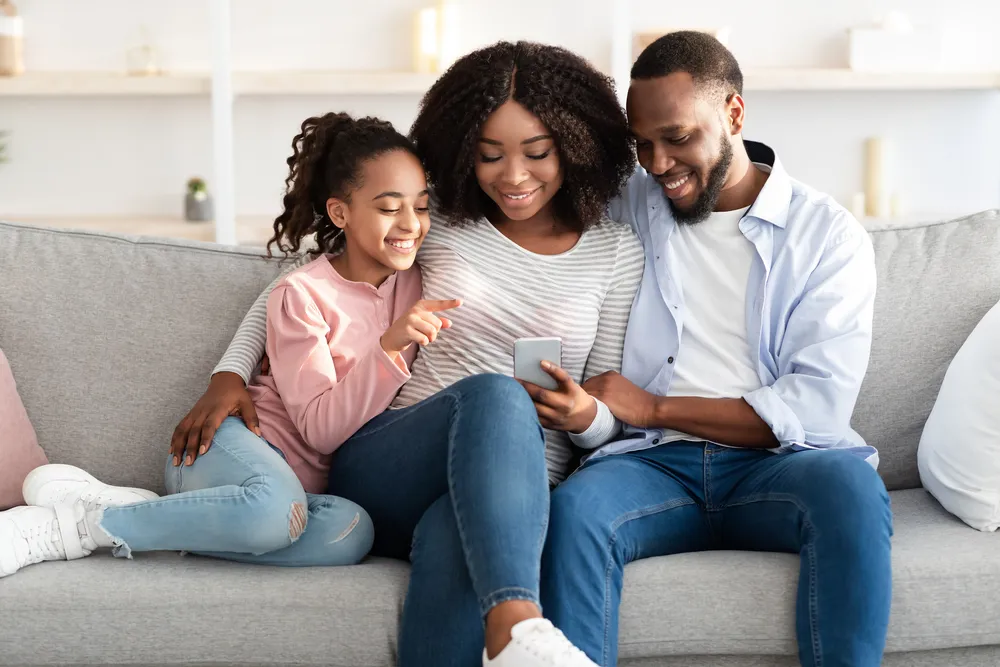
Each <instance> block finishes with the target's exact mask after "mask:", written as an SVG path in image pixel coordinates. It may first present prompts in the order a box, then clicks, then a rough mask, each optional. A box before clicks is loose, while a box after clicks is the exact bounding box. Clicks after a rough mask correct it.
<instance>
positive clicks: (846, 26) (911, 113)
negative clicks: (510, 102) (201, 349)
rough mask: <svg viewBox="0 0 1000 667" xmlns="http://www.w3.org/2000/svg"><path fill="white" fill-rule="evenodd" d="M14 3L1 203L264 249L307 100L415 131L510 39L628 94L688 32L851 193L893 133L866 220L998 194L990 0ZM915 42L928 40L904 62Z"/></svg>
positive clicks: (953, 210) (759, 124)
mask: <svg viewBox="0 0 1000 667" xmlns="http://www.w3.org/2000/svg"><path fill="white" fill-rule="evenodd" d="M0 2H3V0H0ZM3 4H4V5H9V2H3ZM900 7H902V10H903V12H905V13H901V12H900V11H898V9H899V8H900ZM17 10H18V12H19V14H20V17H19V18H20V19H23V22H24V24H25V26H26V31H25V32H24V38H23V47H22V48H23V54H24V55H23V62H24V67H25V73H24V74H23V75H22V76H19V77H12V78H0V129H2V130H5V131H8V132H11V133H12V135H11V136H12V137H15V138H16V140H17V155H16V159H12V161H11V162H10V163H9V164H7V165H6V166H5V167H4V168H3V170H2V171H0V218H2V219H8V220H14V221H25V222H34V223H39V224H51V225H58V226H81V227H89V228H98V229H109V230H115V231H123V230H125V231H130V232H132V233H136V234H161V235H168V236H173V235H189V236H191V237H197V238H206V237H207V238H218V239H219V240H221V241H225V242H239V243H252V244H260V243H261V242H263V241H265V240H266V239H267V238H268V236H269V235H270V231H271V222H272V221H273V218H274V216H275V215H276V214H277V213H278V212H279V210H280V202H281V194H282V188H283V179H284V177H285V172H286V165H285V158H286V157H287V156H288V154H289V153H290V150H291V138H292V136H293V135H294V134H295V133H296V131H297V129H298V126H299V125H300V124H301V122H302V120H303V119H304V118H306V117H307V116H311V115H316V114H319V113H323V112H325V111H330V110H344V111H348V112H351V113H354V114H373V115H378V116H381V117H384V118H386V119H388V120H391V121H392V122H393V123H394V124H395V125H396V126H397V127H398V128H399V129H401V130H403V131H405V130H407V129H408V128H409V126H410V124H411V122H412V120H413V118H414V117H415V115H416V110H417V105H418V104H419V102H420V98H421V95H422V94H423V92H424V91H426V90H427V88H428V87H429V86H430V85H431V84H432V83H433V81H434V79H435V78H436V76H437V73H439V72H441V71H442V70H443V69H444V68H446V67H447V66H448V64H450V63H451V62H453V61H454V59H455V57H457V56H459V55H461V54H463V53H465V52H467V51H469V50H471V49H474V48H476V47H478V46H481V45H484V44H488V43H491V42H494V41H497V40H500V39H508V40H517V39H530V40H535V41H541V42H547V43H552V44H558V45H561V46H564V47H566V48H569V49H572V50H573V51H576V52H577V53H580V54H581V55H583V56H584V57H586V58H588V59H590V60H591V61H592V62H593V63H594V64H595V65H596V66H598V67H599V68H601V69H603V70H604V71H606V72H607V73H608V74H609V75H610V76H613V77H614V78H615V80H616V82H617V83H618V86H619V88H620V91H619V92H620V93H621V94H622V95H623V94H624V92H625V90H626V89H627V85H628V68H629V66H630V65H631V61H632V57H633V53H634V48H635V47H636V45H637V44H642V43H646V42H647V41H648V40H650V39H655V36H657V35H658V34H662V32H664V31H667V30H674V29H699V30H706V31H711V32H713V34H717V35H718V36H719V37H720V38H722V39H724V40H725V41H726V42H727V44H728V46H729V48H730V49H731V50H732V51H733V53H734V54H735V55H736V57H737V59H738V60H739V61H740V64H741V66H742V67H743V70H744V74H745V79H746V87H745V95H744V97H745V98H746V101H747V114H748V120H747V130H746V136H747V138H749V139H756V140H760V141H764V142H765V143H768V144H770V145H771V146H773V147H774V148H775V149H776V150H777V151H778V153H779V155H780V156H781V159H782V161H783V162H784V163H785V165H786V167H787V168H788V170H789V172H790V173H791V174H792V175H793V176H794V177H796V178H798V179H800V180H802V181H804V182H806V183H809V184H810V185H813V186H815V187H816V188H819V189H821V190H824V191H826V192H829V193H830V194H832V195H833V196H835V197H836V198H837V199H838V200H839V201H840V202H841V203H843V204H844V205H845V206H847V207H848V208H851V209H852V210H854V209H855V208H856V205H857V204H858V203H859V195H860V196H862V197H863V196H864V193H865V192H866V186H867V185H869V183H868V174H870V173H873V172H872V167H871V156H872V155H873V153H872V151H870V150H869V149H868V148H866V146H869V147H870V144H867V143H866V142H868V140H869V139H872V138H878V139H879V140H880V141H881V142H882V143H881V148H880V150H879V152H878V155H879V156H880V157H879V159H880V162H879V165H878V175H879V179H880V181H879V183H880V187H879V189H878V197H879V202H876V203H872V206H876V207H877V208H871V207H869V206H867V202H862V204H864V205H862V206H861V209H862V210H863V209H865V208H868V209H869V210H870V211H878V216H876V217H877V218H878V219H877V220H868V222H871V223H874V222H878V223H880V224H881V223H882V222H885V219H889V220H901V221H910V220H913V221H917V220H933V219H943V218H946V217H954V216H957V215H960V214H965V213H971V212H974V211H979V210H983V209H987V208H996V207H1000V160H997V159H996V155H997V154H998V153H1000V123H997V122H996V119H997V118H1000V40H996V39H995V35H994V31H995V26H997V25H1000V3H998V2H995V0H952V2H949V3H948V7H947V12H946V20H945V19H942V7H941V5H940V3H938V2H935V1H932V0H909V1H907V2H905V3H902V2H900V3H898V6H893V5H890V4H887V3H886V2H885V1H884V0H843V1H842V2H839V3H834V4H829V3H826V4H822V3H814V2H809V3H804V2H798V1H796V0H766V1H765V0H742V1H737V0H719V1H718V2H713V3H688V4H683V3H682V4H677V3H664V2H662V0H613V1H612V0H505V1H504V2H494V1H493V0H439V1H436V0H379V1H378V2H361V3H358V2H347V0H287V1H286V2H282V3H275V2H271V1H270V0H238V1H233V2H230V0H173V1H172V2H169V3H164V2H156V1H154V0H101V2H99V3H80V2H78V1H76V0H18V8H17ZM0 14H3V11H2V10H0ZM220 17H221V18H220ZM0 34H2V32H0ZM137 35H138V37H137ZM864 40H868V41H869V42H870V43H871V44H874V46H872V45H871V44H869V45H868V46H866V45H865V41H864ZM920 40H924V42H925V44H926V45H928V46H929V48H928V49H927V50H926V52H924V53H921V54H919V57H918V56H917V55H912V56H909V57H907V58H906V59H905V60H904V61H903V62H902V63H900V62H899V59H898V56H899V55H900V54H902V53H903V52H904V51H906V50H907V49H910V48H911V47H910V46H906V45H907V44H911V45H912V44H913V43H916V42H917V41H920ZM928 40H929V41H928ZM904 46H905V49H904ZM959 47H961V48H959ZM888 51H892V52H893V54H892V55H894V57H897V59H896V60H895V61H892V60H890V59H888V57H887V55H886V54H887V52H888ZM880 54H881V55H880ZM129 73H132V74H136V73H142V74H156V76H129ZM10 157H11V158H14V156H10ZM194 173H197V174H204V175H205V176H206V179H207V180H208V181H209V182H210V183H212V197H213V208H214V212H213V217H214V218H215V220H214V223H207V224H206V225H191V224H185V222H184V216H183V215H181V214H180V212H179V211H178V200H179V199H181V198H183V197H185V196H186V191H185V189H184V183H185V182H186V181H187V179H188V177H189V176H190V174H194ZM867 189H868V190H869V191H870V190H871V188H867ZM893 211H896V213H897V217H896V218H893ZM213 224H214V226H213Z"/></svg>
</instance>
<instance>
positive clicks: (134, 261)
mask: <svg viewBox="0 0 1000 667" xmlns="http://www.w3.org/2000/svg"><path fill="white" fill-rule="evenodd" d="M872 237H873V240H874V243H875V253H876V259H877V262H878V276H879V288H878V298H877V303H876V308H875V337H874V341H873V345H872V360H871V365H870V367H869V372H868V377H867V378H866V380H865V384H864V386H863V388H862V393H861V398H860V399H859V401H858V407H857V410H856V411H855V415H854V426H855V428H856V429H857V430H858V431H859V432H860V433H861V434H862V435H863V436H864V437H865V438H866V439H867V440H868V441H869V443H871V444H872V445H874V446H875V447H877V448H878V449H879V451H880V458H881V466H880V471H881V473H882V476H883V477H884V478H885V480H886V483H887V484H888V485H889V486H890V488H907V487H913V486H918V485H919V478H918V475H917V465H916V450H917V443H918V442H919V439H920V432H921V429H922V427H923V423H924V421H925V419H926V418H927V415H928V413H929V412H930V408H931V406H932V405H933V402H934V398H935V396H936V395H937V390H938V387H939V386H940V384H941V381H942V379H943V377H944V372H945V370H946V368H947V366H948V363H949V362H950V360H951V358H952V357H953V356H954V354H955V352H956V351H957V350H958V348H959V347H960V346H961V344H962V342H963V341H964V340H965V338H966V336H967V335H968V334H969V332H971V331H972V329H973V327H974V326H975V325H976V323H977V322H978V321H979V319H980V318H981V317H982V316H983V315H984V314H985V313H986V311H987V310H988V309H989V308H990V307H991V306H992V305H993V304H994V303H996V302H997V301H998V300H1000V215H998V212H997V211H992V212H987V213H982V214H979V215H976V216H971V217H969V218H964V219H961V220H955V221H951V222H945V223H939V224H933V225H925V226H919V227H912V228H905V229H898V228H897V229H884V230H873V232H872ZM279 270H280V269H279V267H278V265H277V263H275V262H268V261H264V260H262V259H261V258H260V253H259V252H258V251H250V250H239V249H231V248H222V247H219V246H214V245H211V244H204V243H187V242H182V241H161V240H155V241H154V240H143V239H140V238H136V237H123V236H116V235H107V234H94V233H86V232H74V231H54V230H49V229H41V228H36V227H28V226H19V225H12V224H7V223H0V348H2V349H3V350H4V351H5V352H6V354H7V356H8V358H9V359H10V363H11V366H12V368H13V370H14V375H15V378H16V379H17V383H18V389H19V390H20V392H21V397H22V399H23V400H24V403H25V407H26V408H27V410H28V414H29V415H30V417H31V420H32V423H33V424H34V426H35V429H36V431H37V433H38V438H39V442H40V444H41V445H42V446H43V447H44V448H45V450H46V452H47V453H48V455H49V458H50V459H51V460H52V461H55V462H63V463H72V464H75V465H80V466H83V467H84V468H86V469H88V470H90V471H92V472H94V473H95V474H97V475H100V476H102V477H103V478H105V479H106V480H107V481H109V482H112V483H128V484H133V485H140V486H144V487H148V488H152V489H158V490H162V478H163V465H164V461H165V459H166V450H167V445H168V443H169V440H170V435H171V433H172V431H173V428H174V426H175V425H176V424H177V422H178V421H179V420H180V419H181V417H183V416H184V414H186V413H187V411H188V410H189V409H190V407H191V406H192V405H193V404H194V402H195V401H196V400H197V399H198V397H199V396H200V395H201V394H202V392H203V391H204V390H205V387H206V384H207V382H208V377H209V374H210V373H211V371H212V368H213V367H214V365H215V363H216V361H217V360H218V359H219V357H220V356H221V355H222V353H223V352H224V351H225V349H226V346H227V345H228V344H229V340H230V339H231V337H232V334H233V332H234V331H235V330H236V328H237V326H238V325H239V323H240V321H241V319H242V317H243V315H244V314H245V313H246V310H247V309H248V308H249V307H250V304H251V303H253V300H254V299H255V298H256V296H257V295H258V294H259V293H260V291H261V290H262V289H263V288H264V287H265V286H266V285H267V284H268V283H269V282H270V281H271V280H272V279H273V278H274V276H275V275H277V273H278V272H279Z"/></svg>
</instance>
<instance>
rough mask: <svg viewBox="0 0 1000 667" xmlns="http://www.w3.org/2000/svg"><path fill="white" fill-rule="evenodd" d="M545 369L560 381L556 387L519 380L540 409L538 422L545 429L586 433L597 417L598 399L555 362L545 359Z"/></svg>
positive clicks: (543, 365) (543, 367)
mask: <svg viewBox="0 0 1000 667" xmlns="http://www.w3.org/2000/svg"><path fill="white" fill-rule="evenodd" d="M542 370H544V371H545V372H546V373H548V374H549V375H551V376H552V379H553V380H555V381H556V382H557V383H558V384H559V388H558V389H556V390H552V389H545V388H544V387H539V386H538V385H537V384H532V383H531V382H526V381H524V380H518V382H520V383H521V386H522V387H524V388H525V390H526V391H527V392H528V395H529V396H531V400H532V401H534V402H535V409H536V410H537V411H538V421H539V422H541V424H542V426H544V427H545V428H550V429H555V430H557V431H568V432H569V433H583V432H584V431H586V430H587V429H588V428H590V425H591V424H593V423H594V419H595V418H596V417H597V401H595V400H594V397H593V396H591V395H590V394H588V393H587V392H585V391H584V390H583V387H581V386H580V385H579V384H577V383H576V381H575V380H573V378H571V377H570V375H569V373H567V372H566V371H564V370H563V369H562V368H559V367H558V366H556V365H555V364H551V363H549V362H547V361H543V362H542Z"/></svg>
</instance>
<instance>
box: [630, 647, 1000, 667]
mask: <svg viewBox="0 0 1000 667" xmlns="http://www.w3.org/2000/svg"><path fill="white" fill-rule="evenodd" d="M798 664H799V661H798V659H797V658H795V657H791V656H782V657H779V656H770V655H767V656H761V655H755V656H729V655H681V656H665V657H661V658H642V659H639V660H625V661H622V662H621V665H622V667H797V666H798ZM882 665H883V667H996V666H997V665H1000V647H997V646H976V647H973V648H962V649H945V650H942V651H921V652H919V653H890V654H888V655H887V656H885V660H883V661H882Z"/></svg>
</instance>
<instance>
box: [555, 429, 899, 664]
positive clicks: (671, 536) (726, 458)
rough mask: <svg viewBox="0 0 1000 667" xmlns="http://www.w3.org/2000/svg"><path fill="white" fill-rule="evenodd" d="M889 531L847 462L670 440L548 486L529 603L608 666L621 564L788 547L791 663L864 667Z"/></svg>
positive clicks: (884, 507)
mask: <svg viewBox="0 0 1000 667" xmlns="http://www.w3.org/2000/svg"><path fill="white" fill-rule="evenodd" d="M891 535H892V513H891V511H890V509H889V497H888V494H887V493H886V490H885V486H884V485H883V483H882V480H881V479H880V478H879V476H878V473H876V472H875V470H874V469H873V468H872V467H871V466H870V465H869V464H868V463H866V462H865V461H864V460H862V459H861V458H859V457H856V456H854V455H852V454H847V453H843V452H836V451H826V452H824V451H804V452H797V453H793V454H785V455H774V454H771V453H768V452H762V451H754V450H748V449H731V448H726V447H719V446H718V445H710V444H705V443H696V442H677V443H670V444H666V445H660V446H659V447H656V448H653V449H647V450H644V451H639V452H633V453H629V454H621V455H617V456H607V457H604V458H598V459H595V460H592V461H590V462H588V463H587V464H585V465H584V466H583V467H582V468H581V469H580V470H578V471H577V472H576V473H575V474H573V475H572V476H570V478H569V479H568V480H566V481H565V482H564V483H563V484H562V485H560V486H559V487H557V488H556V490H555V491H554V492H553V494H552V507H551V517H550V525H549V536H548V541H547V543H546V546H545V556H544V558H543V565H542V568H543V569H542V572H543V576H542V600H543V601H544V603H545V612H546V615H547V616H548V618H550V619H551V620H552V622H553V623H555V624H556V625H557V626H558V627H559V628H560V629H562V631H563V632H564V633H565V634H566V636H567V637H568V638H569V640H570V641H572V642H573V643H574V644H576V645H577V646H578V647H580V648H581V649H583V650H584V651H585V652H586V653H587V655H589V656H590V658H591V659H592V660H594V661H595V662H597V663H598V664H600V665H605V666H611V665H615V664H616V660H617V654H618V607H619V603H620V601H621V589H622V573H623V570H624V568H625V565H626V563H629V562H630V561H633V560H636V559H638V558H649V557H651V556H663V555H667V554H675V553H681V552H689V551H705V550H711V549H735V550H748V551H784V552H791V553H798V554H799V555H800V563H801V574H800V576H799V587H798V598H797V601H796V634H797V636H798V642H799V659H800V660H801V662H802V664H803V665H805V666H806V667H820V666H822V667H848V666H850V667H877V666H878V665H879V664H881V660H882V651H883V648H884V646H885V636H886V630H887V627H888V623H889V603H890V598H891V587H892V576H891V569H890V558H889V555H890V554H889V552H890V544H889V541H890V536H891ZM721 602H723V603H724V599H723V600H722V601H721ZM663 604H665V605H667V604H684V601H683V600H677V601H671V600H670V599H669V598H667V599H664V601H663Z"/></svg>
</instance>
